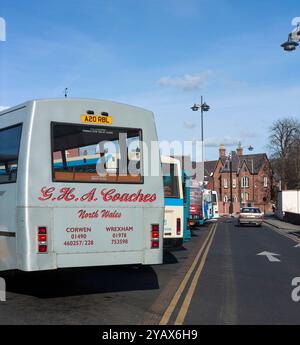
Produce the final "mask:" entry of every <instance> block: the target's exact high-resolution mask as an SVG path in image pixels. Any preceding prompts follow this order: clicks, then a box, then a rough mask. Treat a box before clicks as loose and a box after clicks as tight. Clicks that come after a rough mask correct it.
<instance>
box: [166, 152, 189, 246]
mask: <svg viewBox="0 0 300 345" xmlns="http://www.w3.org/2000/svg"><path fill="white" fill-rule="evenodd" d="M161 162H162V171H163V181H164V197H165V220H164V246H165V247H181V246H182V244H183V232H184V225H185V221H184V195H183V183H182V169H181V164H180V160H179V159H176V158H173V157H168V156H161Z"/></svg>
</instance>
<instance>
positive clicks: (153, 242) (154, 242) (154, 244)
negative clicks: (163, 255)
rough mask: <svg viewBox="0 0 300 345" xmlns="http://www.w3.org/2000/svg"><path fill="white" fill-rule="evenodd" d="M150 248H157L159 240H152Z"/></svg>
mask: <svg viewBox="0 0 300 345" xmlns="http://www.w3.org/2000/svg"><path fill="white" fill-rule="evenodd" d="M151 248H152V249H158V248H159V242H158V241H152V246H151Z"/></svg>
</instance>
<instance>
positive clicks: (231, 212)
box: [228, 154, 233, 215]
mask: <svg viewBox="0 0 300 345" xmlns="http://www.w3.org/2000/svg"><path fill="white" fill-rule="evenodd" d="M228 158H229V172H230V204H229V213H230V215H233V200H232V156H231V154H230V155H229V157H228Z"/></svg>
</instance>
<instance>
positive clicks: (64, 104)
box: [0, 99, 164, 271]
mask: <svg viewBox="0 0 300 345" xmlns="http://www.w3.org/2000/svg"><path fill="white" fill-rule="evenodd" d="M152 141H157V133H156V127H155V122H154V116H153V113H151V112H149V111H147V110H144V109H140V108H137V107H133V106H129V105H123V104H119V103H115V102H110V101H100V100H86V99H54V100H35V101H30V102H27V103H24V104H22V105H20V106H17V107H14V108H11V109H7V110H4V111H2V112H0V270H10V269H19V270H23V271H38V270H51V269H57V268H64V267H84V266H103V265H124V264H144V265H148V264H161V263H162V256H163V245H162V244H163V242H162V241H163V219H164V193H163V178H162V172H161V169H160V168H159V172H158V174H157V175H158V176H153V177H152V176H147V175H146V174H144V173H143V169H144V167H145V165H146V162H145V159H146V158H144V156H143V146H144V145H143V144H147V145H149V146H150V143H151V142H152ZM103 142H105V143H108V144H112V145H108V146H109V147H111V146H112V147H114V148H115V152H113V155H114V157H115V159H117V161H116V162H115V164H114V165H113V166H114V169H110V170H112V173H107V174H100V173H99V170H98V166H99V162H100V163H101V162H102V160H103V158H104V156H106V157H109V154H110V152H109V149H107V148H106V149H105V152H103V151H101V150H102V149H101V148H100V146H101V145H102V144H100V143H103ZM132 152H135V157H139V159H136V160H135V168H136V169H135V173H134V174H130V173H128V169H127V168H128V166H129V164H130V162H129V161H130V159H129V156H130V154H131V155H132V154H133V153H132ZM157 156H159V150H158V149H157ZM91 157H92V158H91ZM116 157H118V158H116ZM122 162H123V163H122ZM124 162H125V165H124ZM121 163H122V164H121ZM148 164H151V160H150V163H148ZM100 165H101V164H100ZM124 166H125V169H124ZM110 170H109V169H108V171H110ZM144 175H146V176H144Z"/></svg>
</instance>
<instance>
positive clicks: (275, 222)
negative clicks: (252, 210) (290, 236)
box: [264, 217, 300, 233]
mask: <svg viewBox="0 0 300 345" xmlns="http://www.w3.org/2000/svg"><path fill="white" fill-rule="evenodd" d="M264 222H265V223H266V224H269V225H272V226H274V227H275V228H277V229H281V230H283V231H286V232H288V233H289V232H300V225H295V224H291V223H287V222H284V221H283V220H280V219H278V218H275V217H266V218H265V219H264Z"/></svg>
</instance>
